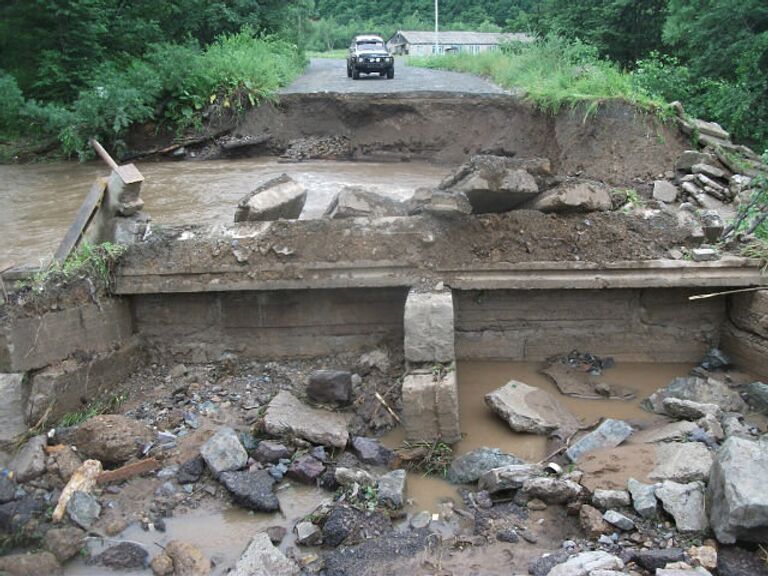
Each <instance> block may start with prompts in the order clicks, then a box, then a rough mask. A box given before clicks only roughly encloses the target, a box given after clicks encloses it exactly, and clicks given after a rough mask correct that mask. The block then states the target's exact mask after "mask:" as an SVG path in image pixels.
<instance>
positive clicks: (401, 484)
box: [378, 470, 405, 509]
mask: <svg viewBox="0 0 768 576" xmlns="http://www.w3.org/2000/svg"><path fill="white" fill-rule="evenodd" d="M378 490H379V492H378V494H379V501H380V502H381V503H382V504H385V505H386V506H389V507H390V508H394V509H398V508H402V507H403V503H404V502H405V470H393V471H392V472H387V473H386V474H384V475H383V476H381V477H379V482H378Z"/></svg>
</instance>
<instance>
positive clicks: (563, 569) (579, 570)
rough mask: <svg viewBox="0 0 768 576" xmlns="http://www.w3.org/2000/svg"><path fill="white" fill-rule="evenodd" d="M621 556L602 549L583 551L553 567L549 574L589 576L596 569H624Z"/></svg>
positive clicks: (551, 575) (550, 575) (552, 575)
mask: <svg viewBox="0 0 768 576" xmlns="http://www.w3.org/2000/svg"><path fill="white" fill-rule="evenodd" d="M623 568H624V562H622V561H621V559H620V558H617V557H616V556H614V555H612V554H608V552H603V551H602V550H595V551H593V552H581V553H580V554H576V555H575V556H571V557H570V558H568V560H566V561H565V562H563V563H562V564H558V565H557V566H555V567H554V568H552V569H551V570H550V571H549V573H548V574H547V576H589V574H590V573H591V572H592V571H594V570H623Z"/></svg>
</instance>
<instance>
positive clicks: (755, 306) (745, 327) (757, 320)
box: [723, 290, 768, 379]
mask: <svg viewBox="0 0 768 576" xmlns="http://www.w3.org/2000/svg"><path fill="white" fill-rule="evenodd" d="M728 318H729V320H728V322H726V324H725V326H724V327H723V349H724V350H725V351H726V352H727V353H728V354H730V355H731V356H732V357H733V358H734V359H735V360H736V361H737V362H738V363H739V364H740V365H742V366H744V367H746V368H748V369H749V370H750V371H751V372H753V373H754V374H755V375H757V376H758V377H760V378H763V379H768V291H766V290H763V291H760V292H746V293H743V294H733V295H732V296H730V297H729V298H728Z"/></svg>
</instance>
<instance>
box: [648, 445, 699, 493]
mask: <svg viewBox="0 0 768 576" xmlns="http://www.w3.org/2000/svg"><path fill="white" fill-rule="evenodd" d="M711 468H712V453H711V452H710V451H709V450H708V449H707V447H706V446H705V445H704V444H702V443H700V442H670V443H668V444H659V445H658V446H657V448H656V467H655V468H654V469H653V470H652V471H651V472H650V473H649V474H648V478H650V479H651V480H657V481H661V480H673V481H675V482H681V483H686V482H693V481H695V480H702V481H705V480H706V479H707V478H709V471H710V469H711Z"/></svg>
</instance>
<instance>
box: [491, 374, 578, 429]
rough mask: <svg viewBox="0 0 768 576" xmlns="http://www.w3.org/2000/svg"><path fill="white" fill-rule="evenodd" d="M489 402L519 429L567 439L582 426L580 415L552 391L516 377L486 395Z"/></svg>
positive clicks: (500, 414)
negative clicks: (573, 412) (518, 379)
mask: <svg viewBox="0 0 768 576" xmlns="http://www.w3.org/2000/svg"><path fill="white" fill-rule="evenodd" d="M485 403H486V404H487V405H488V407H489V408H490V409H491V410H493V411H494V412H495V413H496V414H497V415H498V416H500V417H501V418H502V419H503V420H504V421H505V422H506V423H507V424H508V425H509V427H510V428H511V429H512V430H514V431H515V432H525V433H530V434H556V435H558V436H560V437H561V438H566V437H568V436H570V435H571V434H572V433H573V432H575V431H576V430H578V429H579V427H580V426H581V422H579V420H578V418H576V416H574V415H573V414H572V413H571V411H570V410H568V408H567V407H566V406H565V405H564V404H562V403H561V402H560V401H559V400H558V399H557V398H555V397H554V396H553V395H552V394H550V393H549V392H547V391H546V390H542V389H541V388H537V387H535V386H529V385H527V384H524V383H523V382H518V381H516V380H510V381H509V382H507V384H505V385H504V386H502V387H501V388H499V389H497V390H494V391H493V392H491V393H490V394H486V395H485Z"/></svg>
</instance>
